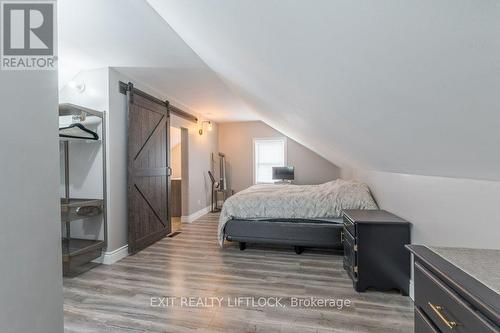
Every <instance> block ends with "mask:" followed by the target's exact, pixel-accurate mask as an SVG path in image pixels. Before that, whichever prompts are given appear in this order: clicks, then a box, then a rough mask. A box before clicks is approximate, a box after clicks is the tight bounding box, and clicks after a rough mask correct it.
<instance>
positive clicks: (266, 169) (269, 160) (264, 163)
mask: <svg viewBox="0 0 500 333" xmlns="http://www.w3.org/2000/svg"><path fill="white" fill-rule="evenodd" d="M253 156H254V157H253V160H254V166H253V175H254V177H253V178H254V184H262V183H272V182H273V169H272V168H273V167H282V166H285V165H286V139H285V138H268V139H254V140H253Z"/></svg>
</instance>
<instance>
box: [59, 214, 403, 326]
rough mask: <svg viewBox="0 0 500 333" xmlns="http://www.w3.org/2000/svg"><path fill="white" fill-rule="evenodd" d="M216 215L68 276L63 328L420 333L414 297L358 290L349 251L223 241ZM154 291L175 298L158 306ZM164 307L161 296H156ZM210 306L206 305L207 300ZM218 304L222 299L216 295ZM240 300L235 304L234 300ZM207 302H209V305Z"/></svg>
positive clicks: (209, 215) (65, 288) (184, 226)
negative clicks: (268, 303) (300, 303)
mask: <svg viewBox="0 0 500 333" xmlns="http://www.w3.org/2000/svg"><path fill="white" fill-rule="evenodd" d="M217 221H218V215H216V214H208V215H205V216H203V217H202V218H200V219H199V220H197V221H195V222H194V223H191V224H187V225H186V224H184V225H183V226H182V233H181V234H179V235H177V236H175V237H173V238H165V239H163V240H161V241H159V242H157V243H156V244H154V245H153V246H151V247H149V248H147V249H146V250H144V251H142V252H140V253H138V254H136V255H134V256H130V257H127V258H125V259H123V260H121V261H120V262H118V263H116V264H114V265H111V266H104V265H101V266H99V267H96V268H94V269H93V270H91V271H89V272H86V273H84V274H82V275H80V276H78V277H75V278H66V279H64V313H65V331H66V332H176V333H177V332H210V333H211V332H214V333H215V332H283V333H285V332H290V333H293V332H300V333H310V332H317V333H319V332H339V333H340V332H342V333H347V332H384V333H395V332H413V306H412V302H411V299H410V298H408V297H403V296H400V295H399V294H397V293H381V292H373V291H371V292H366V293H356V292H355V291H354V290H353V288H352V284H351V282H350V280H349V279H348V277H347V275H346V273H345V272H344V270H343V269H342V258H341V256H339V255H335V254H332V253H328V252H320V251H312V250H309V251H308V250H306V251H305V252H304V253H303V254H302V255H296V254H295V253H294V251H293V249H292V248H281V249H280V248H272V247H262V246H260V247H258V246H253V245H249V246H248V248H247V249H246V250H245V251H240V250H239V249H238V246H237V244H230V245H226V248H225V249H220V248H219V247H218V245H217V241H216V227H217ZM245 296H251V297H266V298H267V297H283V303H285V304H289V301H290V297H300V298H308V297H315V298H329V299H349V300H350V301H351V302H352V304H351V306H349V307H344V308H343V309H341V310H339V309H337V308H335V307H316V308H306V307H301V308H297V307H290V306H287V307H286V308H282V307H253V306H249V307H246V306H240V307H234V306H229V305H228V304H227V302H226V301H224V302H223V304H225V305H224V306H222V307H218V306H214V307H186V306H181V304H180V297H223V298H224V300H228V299H229V300H231V299H233V300H234V297H245ZM152 297H178V298H176V300H175V301H174V305H173V306H166V307H163V306H162V307H153V306H151V298H152ZM153 300H154V302H156V305H158V304H159V303H158V302H159V301H156V300H157V299H155V298H154V299H153ZM205 304H206V303H205ZM215 304H217V303H215ZM233 304H234V303H233ZM208 305H209V304H208Z"/></svg>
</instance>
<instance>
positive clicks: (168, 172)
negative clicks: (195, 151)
mask: <svg viewBox="0 0 500 333" xmlns="http://www.w3.org/2000/svg"><path fill="white" fill-rule="evenodd" d="M167 176H172V168H171V167H167Z"/></svg>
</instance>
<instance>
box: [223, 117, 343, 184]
mask: <svg viewBox="0 0 500 333" xmlns="http://www.w3.org/2000/svg"><path fill="white" fill-rule="evenodd" d="M266 137H286V135H284V134H283V133H281V132H278V131H277V130H275V129H273V128H272V127H270V126H268V125H266V124H265V123H263V122H261V121H247V122H232V123H221V124H219V150H220V151H221V152H223V153H224V154H226V164H227V171H228V178H229V185H230V188H232V189H233V190H235V191H236V192H237V191H241V190H243V189H245V188H247V187H249V186H251V185H252V184H253V138H266ZM287 164H288V165H293V166H294V167H295V183H296V184H320V183H324V182H326V181H330V180H333V179H336V178H338V177H339V176H340V170H339V168H338V167H337V166H335V165H334V164H332V163H331V162H329V161H327V160H326V159H324V158H322V157H321V156H319V155H318V154H316V153H315V152H313V151H311V150H309V149H308V148H306V147H304V146H303V145H301V144H299V143H297V142H296V141H294V140H292V139H290V138H287Z"/></svg>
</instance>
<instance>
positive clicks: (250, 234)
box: [224, 219, 343, 254]
mask: <svg viewBox="0 0 500 333" xmlns="http://www.w3.org/2000/svg"><path fill="white" fill-rule="evenodd" d="M342 228H343V223H342V220H341V219H338V220H334V221H332V220H307V219H268V220H243V219H233V220H230V221H228V222H227V223H226V226H225V227H224V234H225V237H226V240H228V241H233V242H239V243H240V250H244V249H245V248H246V244H247V243H260V244H278V245H290V246H293V247H294V248H295V252H296V253H297V254H300V253H302V251H303V250H304V248H305V247H315V248H328V249H336V250H342V248H343V247H342V240H341V233H342Z"/></svg>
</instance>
